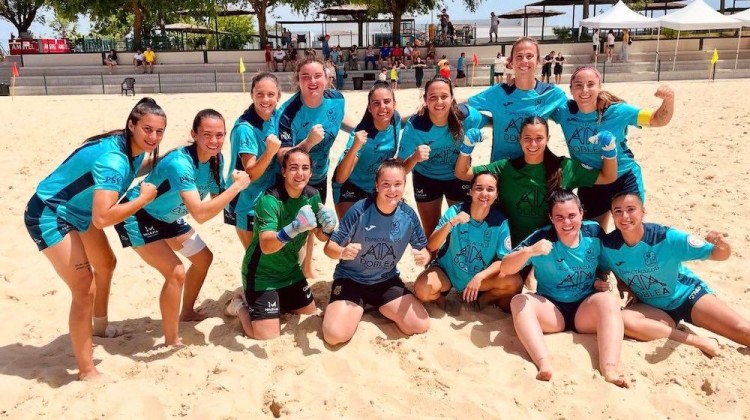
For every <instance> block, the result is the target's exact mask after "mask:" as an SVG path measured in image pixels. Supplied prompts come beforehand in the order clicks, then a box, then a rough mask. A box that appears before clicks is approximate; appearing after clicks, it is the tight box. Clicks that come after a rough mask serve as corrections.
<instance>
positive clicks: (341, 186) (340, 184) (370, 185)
mask: <svg viewBox="0 0 750 420" xmlns="http://www.w3.org/2000/svg"><path fill="white" fill-rule="evenodd" d="M400 134H401V117H400V116H399V114H398V112H396V98H395V97H394V95H393V90H392V89H391V87H390V86H389V85H388V83H384V82H375V84H374V85H373V86H372V88H371V89H370V92H369V93H368V94H367V109H366V110H365V115H364V116H363V117H362V121H361V122H360V123H359V124H358V125H357V127H356V128H355V129H354V131H353V132H352V133H351V134H350V136H349V143H347V145H346V150H345V151H344V153H343V154H342V155H341V158H340V159H339V164H338V166H337V167H336V171H335V172H334V182H333V202H334V204H335V206H336V214H337V215H338V217H339V219H340V218H342V217H343V216H344V214H345V213H346V212H347V210H349V208H350V207H351V206H352V205H353V204H354V203H356V202H357V201H359V200H361V199H363V198H367V197H370V196H372V194H373V192H374V191H375V173H376V172H377V170H378V167H379V166H380V164H381V163H383V161H385V160H387V159H391V158H393V157H394V156H395V155H396V150H398V144H399V135H400Z"/></svg>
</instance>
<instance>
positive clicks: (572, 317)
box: [544, 296, 588, 332]
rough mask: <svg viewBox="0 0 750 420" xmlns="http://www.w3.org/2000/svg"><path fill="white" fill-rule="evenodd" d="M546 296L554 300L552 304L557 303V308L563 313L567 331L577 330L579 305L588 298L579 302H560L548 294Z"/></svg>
mask: <svg viewBox="0 0 750 420" xmlns="http://www.w3.org/2000/svg"><path fill="white" fill-rule="evenodd" d="M587 297H588V296H587ZM544 298H545V299H547V300H549V301H550V302H552V304H553V305H555V307H556V308H557V310H558V311H560V313H561V314H562V317H563V319H564V320H565V331H576V312H578V307H579V306H581V303H583V301H584V300H585V299H586V298H583V299H581V300H579V301H577V302H558V301H556V300H554V299H550V298H548V297H547V296H544ZM576 332H577V331H576Z"/></svg>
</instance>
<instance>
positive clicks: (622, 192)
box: [609, 191, 643, 209]
mask: <svg viewBox="0 0 750 420" xmlns="http://www.w3.org/2000/svg"><path fill="white" fill-rule="evenodd" d="M628 195H632V196H633V197H635V198H637V199H638V201H639V202H640V203H641V205H643V200H641V196H640V195H639V194H638V193H637V192H633V191H620V192H618V193H616V194H615V195H613V196H612V199H611V200H610V201H609V202H610V209H611V207H612V205H611V203H614V202H615V200H617V199H618V198H620V197H625V196H628Z"/></svg>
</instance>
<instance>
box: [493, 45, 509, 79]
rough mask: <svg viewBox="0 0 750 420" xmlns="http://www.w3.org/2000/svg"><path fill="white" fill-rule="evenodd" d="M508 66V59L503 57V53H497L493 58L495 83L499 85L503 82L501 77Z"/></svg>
mask: <svg viewBox="0 0 750 420" xmlns="http://www.w3.org/2000/svg"><path fill="white" fill-rule="evenodd" d="M507 65H508V59H507V58H505V57H504V56H503V53H501V52H499V53H497V57H496V58H495V83H497V84H500V83H502V82H504V80H503V75H504V74H505V67H506V66H507Z"/></svg>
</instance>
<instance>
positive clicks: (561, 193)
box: [547, 188, 583, 216]
mask: <svg viewBox="0 0 750 420" xmlns="http://www.w3.org/2000/svg"><path fill="white" fill-rule="evenodd" d="M570 200H573V201H574V202H575V203H576V205H578V209H580V210H581V212H583V206H581V200H580V199H579V198H578V196H577V195H575V193H573V191H571V190H569V189H567V188H557V189H554V190H552V191H550V192H549V194H547V214H549V216H552V209H553V208H554V207H555V205H556V204H560V203H565V202H566V201H570Z"/></svg>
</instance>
